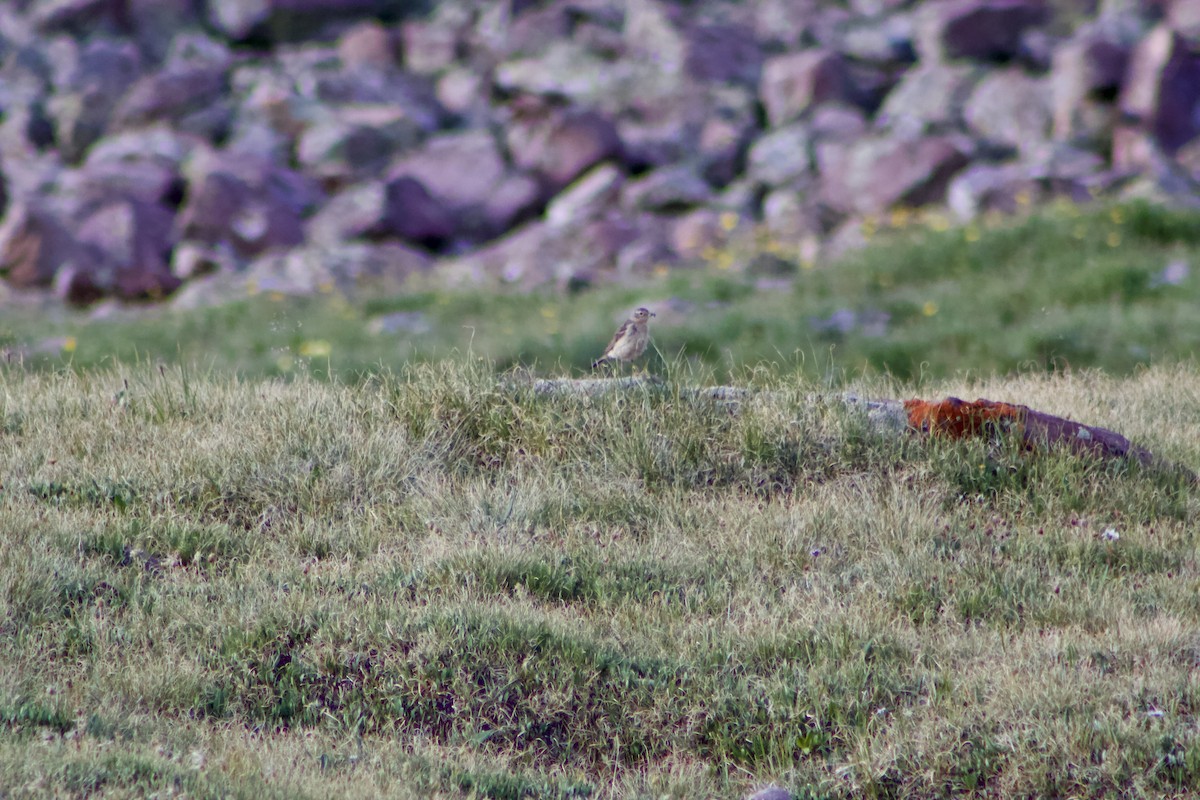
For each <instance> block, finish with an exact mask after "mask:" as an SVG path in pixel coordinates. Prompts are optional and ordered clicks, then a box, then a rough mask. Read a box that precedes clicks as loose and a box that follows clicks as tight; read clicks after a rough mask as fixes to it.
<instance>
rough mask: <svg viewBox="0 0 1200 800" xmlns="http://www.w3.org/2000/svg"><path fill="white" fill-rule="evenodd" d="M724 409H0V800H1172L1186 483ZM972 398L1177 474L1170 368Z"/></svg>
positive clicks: (70, 393) (1187, 621)
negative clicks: (763, 796) (1122, 798)
mask: <svg viewBox="0 0 1200 800" xmlns="http://www.w3.org/2000/svg"><path fill="white" fill-rule="evenodd" d="M676 377H677V380H678V381H679V382H680V383H683V384H686V383H687V382H688V377H687V376H676ZM757 379H758V381H759V382H760V383H763V384H765V385H768V386H770V387H771V388H773V389H774V390H775V391H774V392H772V393H771V396H770V399H764V400H761V401H752V402H749V403H747V404H745V405H744V406H743V408H742V409H741V411H740V413H738V414H730V412H729V411H728V410H726V409H723V408H720V407H717V406H714V405H711V404H707V403H705V402H702V401H695V400H688V399H686V398H685V397H682V396H680V395H679V394H678V393H677V392H673V391H671V390H655V389H645V390H635V391H634V392H632V393H630V394H625V395H622V396H610V397H604V398H598V399H595V400H583V399H579V398H569V397H560V398H536V397H533V396H531V395H530V394H529V393H528V392H527V391H525V390H521V389H519V388H506V386H505V385H504V384H502V383H500V382H498V381H497V379H496V378H495V377H494V376H493V375H492V374H491V373H490V371H488V370H487V369H485V368H483V367H482V366H480V365H478V364H463V363H459V364H453V365H451V364H443V365H436V366H427V367H421V368H414V369H413V370H411V371H406V372H405V373H403V374H401V375H398V376H380V377H377V378H375V379H371V380H369V381H366V382H364V383H361V384H359V385H356V386H353V387H346V386H340V385H330V384H323V383H318V382H315V381H313V380H311V379H302V380H298V381H294V382H289V383H285V382H278V381H245V382H243V381H239V380H236V379H232V378H217V377H205V378H194V377H188V376H187V375H186V374H183V373H181V372H180V371H179V370H177V369H174V368H171V369H164V370H162V371H161V372H160V371H158V370H154V369H150V368H139V369H133V370H129V371H122V370H108V371H98V372H95V373H90V374H78V373H64V374H36V373H8V374H6V375H4V377H3V379H2V383H0V391H2V396H3V398H4V407H3V412H4V413H3V426H4V427H3V430H4V433H3V445H4V446H3V449H0V474H3V476H4V486H3V496H2V498H0V502H2V503H3V514H0V542H2V545H3V547H2V550H0V574H3V576H4V592H3V596H2V598H3V599H2V602H3V604H4V613H3V617H2V619H3V623H2V624H3V627H4V638H5V640H6V641H7V642H8V643H9V646H7V647H5V648H3V649H2V650H0V720H3V721H4V724H5V725H6V726H7V729H8V733H7V735H5V736H4V737H3V738H2V740H0V783H2V784H3V785H4V786H6V787H8V788H9V789H10V790H12V791H13V792H14V796H19V795H21V794H22V793H25V792H27V793H29V794H31V795H41V794H48V793H59V794H63V795H78V794H86V793H90V792H95V791H102V792H105V793H107V794H110V795H112V796H139V795H142V794H145V793H149V792H161V791H182V792H185V793H187V794H188V795H189V796H194V797H203V796H218V795H221V796H227V795H233V796H246V797H257V796H262V795H264V794H265V795H271V796H287V797H296V796H310V797H328V796H342V795H345V796H362V797H368V796H375V795H376V794H377V793H379V792H386V793H388V794H392V795H396V796H411V797H426V796H435V795H442V796H459V795H462V794H466V795H471V796H480V797H501V798H505V797H579V796H597V797H602V796H608V795H610V794H612V795H621V796H662V795H668V796H675V797H698V796H736V795H737V794H739V793H741V792H743V791H746V790H748V789H750V788H752V787H753V786H754V785H756V784H758V783H760V782H764V781H768V780H773V781H778V782H780V783H782V784H785V785H788V786H790V787H791V788H792V789H794V790H795V791H796V792H797V793H798V794H800V795H801V796H813V797H818V796H821V797H823V796H832V797H841V796H847V797H849V796H864V795H866V796H905V797H914V796H942V795H943V794H945V793H958V792H976V793H980V794H982V793H985V792H992V793H1000V792H1002V793H1005V794H1022V795H1026V794H1027V795H1041V796H1104V795H1106V794H1113V795H1114V796H1115V794H1116V793H1127V794H1132V795H1135V796H1136V795H1140V796H1147V797H1151V796H1155V797H1156V796H1163V795H1171V794H1172V793H1183V792H1184V791H1186V790H1188V787H1192V786H1195V785H1196V783H1197V781H1200V739H1198V738H1197V718H1196V714H1197V708H1200V678H1197V672H1196V668H1195V667H1196V662H1197V660H1198V659H1200V640H1198V639H1197V637H1196V630H1197V627H1198V625H1200V602H1198V601H1197V597H1198V596H1200V595H1198V593H1197V590H1198V589H1200V570H1198V568H1197V561H1196V530H1195V520H1196V515H1197V512H1198V511H1200V494H1198V492H1197V490H1196V488H1195V487H1194V486H1192V485H1189V484H1186V483H1182V482H1180V481H1179V480H1178V479H1176V478H1173V477H1171V476H1168V475H1160V474H1152V473H1149V472H1145V471H1139V470H1136V469H1133V468H1131V467H1128V466H1124V465H1117V464H1103V463H1097V462H1088V461H1080V460H1078V459H1075V458H1073V457H1071V456H1068V455H1065V454H1060V453H1050V454H1043V455H1033V456H1028V455H1024V454H1021V453H1017V452H1013V451H1010V450H1009V449H1007V448H1005V447H1003V446H1001V447H992V448H990V449H989V448H988V447H986V446H984V445H981V444H974V443H971V444H961V443H960V444H945V443H941V444H939V443H929V442H922V441H920V440H915V439H914V440H910V439H907V438H902V439H895V438H885V437H882V436H881V435H880V434H877V433H873V432H872V430H871V429H870V428H869V427H868V426H866V425H865V424H863V421H862V420H861V419H860V418H857V417H856V416H855V415H854V414H851V413H848V412H847V411H846V410H845V409H844V407H843V406H842V405H841V404H840V403H823V402H820V401H819V400H816V399H814V397H813V396H812V394H811V393H812V386H811V385H809V384H807V383H806V382H804V381H803V380H798V379H789V378H787V377H779V376H771V375H762V374H760V375H758V376H757ZM862 388H864V389H865V390H866V391H867V392H871V391H872V390H873V389H874V390H875V391H878V388H879V387H870V386H867V387H862ZM939 388H940V389H941V388H944V389H946V390H949V391H969V390H967V389H966V388H965V387H956V386H954V385H952V384H948V385H945V386H943V387H939ZM976 389H977V390H978V391H979V392H980V393H982V394H985V395H988V396H1010V397H1013V396H1015V397H1019V398H1021V399H1022V400H1024V401H1027V402H1029V403H1031V404H1033V405H1035V406H1037V407H1039V408H1043V409H1046V410H1049V411H1055V412H1061V413H1073V414H1075V415H1077V416H1078V417H1081V418H1084V419H1087V420H1088V421H1090V422H1095V423H1098V424H1106V425H1109V426H1113V427H1118V428H1120V429H1122V430H1123V431H1124V432H1126V433H1127V434H1129V435H1131V436H1132V437H1134V438H1136V439H1138V440H1139V441H1142V442H1144V443H1146V444H1148V445H1150V446H1151V447H1152V448H1154V449H1155V450H1156V451H1158V452H1160V453H1161V454H1162V455H1164V456H1168V457H1170V458H1172V459H1175V460H1178V461H1182V462H1185V463H1188V464H1192V465H1196V464H1200V444H1198V442H1200V373H1197V371H1196V370H1194V369H1171V370H1167V369H1151V370H1149V371H1146V372H1143V373H1141V374H1140V375H1139V376H1137V377H1136V378H1132V379H1126V380H1114V379H1107V378H1103V377H1100V376H1098V375H1086V376H1075V377H1061V376H1060V377H1026V378H1022V379H1017V380H1008V381H998V382H996V383H990V384H984V385H976V386H974V387H971V390H976ZM1109 531H1112V532H1116V533H1117V534H1119V538H1116V537H1114V535H1113V533H1110V532H1109Z"/></svg>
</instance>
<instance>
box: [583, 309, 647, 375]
mask: <svg viewBox="0 0 1200 800" xmlns="http://www.w3.org/2000/svg"><path fill="white" fill-rule="evenodd" d="M653 316H654V312H653V311H651V310H650V309H648V308H639V309H637V310H636V311H634V312H633V316H632V317H630V318H629V319H627V320H625V322H623V323H622V324H621V327H619V328H617V332H616V333H614V334H613V338H612V341H611V342H609V343H608V347H606V348H604V355H602V356H600V357H599V358H597V359H596V360H595V361H593V362H592V369H596V367H598V366H600V365H601V364H603V363H604V362H606V361H633V360H634V359H637V358H638V357H640V356H641V355H642V353H644V352H646V345H647V344H649V343H650V318H651V317H653Z"/></svg>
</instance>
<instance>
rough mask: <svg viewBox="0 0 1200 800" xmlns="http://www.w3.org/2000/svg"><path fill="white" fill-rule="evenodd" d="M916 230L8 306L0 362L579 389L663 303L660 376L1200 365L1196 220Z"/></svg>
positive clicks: (1101, 211) (1072, 220)
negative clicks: (467, 358) (840, 240)
mask: <svg viewBox="0 0 1200 800" xmlns="http://www.w3.org/2000/svg"><path fill="white" fill-rule="evenodd" d="M920 220H921V218H920V217H918V216H916V215H897V216H896V217H895V219H894V220H893V222H894V223H895V224H892V225H890V226H889V227H887V228H886V230H879V231H876V230H875V227H874V226H870V227H867V228H866V229H865V231H866V232H871V233H872V236H871V241H872V244H871V245H870V246H869V247H867V248H866V249H864V250H862V251H859V252H855V253H852V254H850V255H849V256H847V257H846V258H845V259H843V260H842V261H840V262H838V263H835V264H830V265H826V266H821V267H817V268H809V269H806V268H804V265H803V264H802V263H800V259H799V257H798V256H797V255H796V254H795V253H793V252H792V251H791V250H789V249H788V248H786V247H784V246H782V245H780V244H779V243H776V242H771V241H766V240H762V241H737V242H734V243H733V244H732V245H731V246H730V248H729V249H726V250H723V251H719V252H717V253H715V254H714V255H713V257H712V263H711V264H710V265H709V268H708V269H700V270H694V271H687V270H682V271H680V270H677V271H675V272H672V273H669V274H667V275H664V276H661V277H654V278H649V279H647V281H646V282H645V283H643V284H640V285H636V286H630V287H601V288H597V289H594V290H591V291H587V292H583V293H581V294H576V295H569V296H564V295H559V294H542V295H515V294H509V293H504V292H495V291H493V290H491V289H487V290H483V289H480V290H457V291H443V290H433V289H424V290H422V289H418V288H414V289H413V291H412V292H410V293H408V294H406V295H404V296H400V297H382V298H377V297H367V298H362V299H358V300H352V301H347V300H346V299H343V298H340V297H333V296H325V295H319V296H317V297H313V298H303V299H295V298H287V297H284V296H282V295H256V296H253V297H247V298H244V299H241V300H238V301H235V302H231V303H229V304H226V305H223V306H219V307H214V308H207V309H196V310H189V311H183V310H174V309H169V308H158V309H153V308H150V309H146V310H144V311H141V312H132V313H125V312H123V313H118V314H116V315H115V318H113V319H92V318H90V317H89V316H88V315H86V314H82V313H78V312H76V313H70V312H63V311H59V310H46V309H39V310H38V311H36V312H34V311H21V310H20V309H14V310H12V311H11V312H10V311H6V312H5V315H4V319H3V320H2V321H0V349H7V350H8V351H10V353H11V354H13V355H12V356H11V357H12V358H14V359H16V360H24V361H25V363H27V364H29V365H30V366H33V367H37V368H47V369H57V368H61V367H62V366H64V365H67V364H70V365H73V366H75V367H79V368H91V367H94V366H103V365H106V364H112V363H118V362H119V363H135V362H138V361H142V362H147V363H160V362H164V363H180V364H184V365H186V366H190V367H197V368H199V369H200V370H201V371H204V370H208V369H217V370H219V371H222V372H228V371H236V372H238V373H239V374H242V375H245V376H248V377H253V376H268V377H275V376H295V375H312V376H315V377H318V378H327V377H329V375H330V373H331V372H332V374H333V375H335V376H337V377H338V378H340V379H341V380H343V381H351V382H352V381H356V380H359V379H361V378H362V377H363V376H365V375H370V374H373V373H375V372H377V371H379V370H380V369H381V368H382V369H393V370H395V369H398V368H399V367H400V366H401V365H402V364H405V363H409V362H411V361H414V360H417V361H420V360H437V359H441V358H447V357H461V356H462V355H464V354H470V355H472V356H476V357H482V358H486V359H489V360H490V361H491V362H492V363H494V364H495V366H496V367H497V369H498V370H501V371H503V370H506V369H509V368H511V367H513V366H516V365H524V366H533V367H534V368H535V369H536V370H538V371H540V372H543V373H576V374H578V373H580V372H582V371H585V370H586V369H587V365H588V364H590V363H591V361H592V359H594V358H595V357H596V356H597V355H598V354H599V350H600V349H601V348H602V347H603V345H604V343H605V342H607V341H608V337H609V336H610V335H611V332H612V330H613V329H614V327H615V326H616V324H617V323H618V322H619V321H620V320H621V319H623V318H624V315H625V314H627V313H628V311H629V310H630V309H631V308H633V307H634V306H637V305H641V304H645V303H656V302H659V303H661V302H663V301H667V300H672V301H673V303H672V307H673V308H674V310H670V309H667V308H660V311H662V313H660V315H659V318H658V319H657V320H656V321H655V325H654V346H655V349H656V352H652V353H651V355H650V356H649V359H648V362H649V363H648V366H649V368H650V369H651V370H652V371H658V372H663V371H665V369H666V364H667V363H670V362H674V361H676V360H677V359H680V358H682V359H684V360H686V361H689V362H691V363H694V364H697V365H705V366H707V367H708V368H710V369H712V370H714V372H715V375H716V376H717V377H718V378H719V379H728V378H731V377H739V376H740V373H741V371H742V369H743V367H744V366H745V365H754V364H759V363H763V362H769V363H773V364H775V365H777V366H778V367H780V368H783V369H787V370H793V371H794V370H800V371H802V372H803V373H804V374H806V375H808V376H809V377H811V378H813V379H815V380H818V381H821V382H824V383H829V384H833V385H837V384H840V383H843V382H845V381H846V380H848V379H850V378H852V377H853V376H856V375H862V374H868V375H874V374H887V375H891V376H894V377H895V378H897V379H900V380H902V381H918V382H919V381H922V380H926V379H937V378H945V377H949V376H953V375H956V374H958V373H960V372H961V371H964V370H967V371H970V372H971V373H973V374H976V375H981V376H987V375H991V374H997V373H999V374H1005V373H1012V372H1019V371H1028V370H1031V369H1032V370H1054V369H1063V368H1067V367H1069V368H1072V369H1085V368H1102V369H1104V370H1106V371H1107V372H1109V373H1112V374H1121V375H1123V374H1131V373H1133V372H1134V371H1136V370H1137V369H1138V368H1139V367H1141V366H1144V365H1148V364H1157V363H1165V362H1176V361H1180V360H1188V359H1191V358H1194V357H1195V355H1196V353H1197V350H1198V348H1200V315H1197V314H1196V313H1195V309H1196V308H1197V307H1198V306H1200V276H1198V275H1197V274H1196V272H1197V271H1198V270H1200V216H1198V215H1197V214H1195V213H1194V212H1186V211H1175V210H1169V209H1164V208H1161V207H1158V206H1152V205H1148V204H1142V203H1138V204H1129V205H1117V206H1100V205H1097V206H1094V207H1088V208H1083V209H1080V208H1077V207H1074V206H1066V205H1064V206H1056V207H1053V208H1048V209H1044V210H1041V211H1039V212H1037V213H1033V214H1030V215H1028V216H1024V217H1021V218H1017V219H1012V220H989V221H986V222H981V223H976V224H972V225H969V226H967V227H961V228H955V227H947V226H946V225H945V224H944V223H943V222H942V221H941V220H939V219H938V218H936V217H927V218H925V221H924V222H921V221H920ZM764 259H770V260H772V261H773V263H775V264H776V265H777V266H779V265H782V268H783V269H784V271H785V272H786V271H787V270H788V269H791V270H793V272H794V275H793V277H792V278H791V279H790V281H789V282H788V283H787V284H785V285H783V286H780V285H776V284H769V285H765V284H763V283H762V282H761V281H759V279H758V278H756V276H755V273H756V271H757V270H756V268H755V265H756V264H758V263H761V262H763V261H764ZM1172 262H1180V263H1183V264H1187V265H1190V266H1191V274H1189V275H1187V276H1185V277H1184V278H1183V279H1182V280H1181V281H1180V282H1178V283H1171V282H1164V281H1163V280H1161V277H1162V276H1163V274H1164V269H1165V268H1166V267H1167V265H1168V264H1170V263H1172ZM721 267H726V268H727V269H724V270H723V269H721ZM414 285H415V284H414ZM395 314H409V315H415V316H413V317H410V318H409V319H408V322H409V323H411V325H410V327H409V328H408V329H406V328H405V326H404V324H402V323H401V324H399V327H398V328H396V327H394V326H393V327H392V328H391V332H388V330H389V324H390V323H393V322H395V320H396V318H395V317H394V316H390V315H395ZM838 319H844V320H855V321H856V322H853V323H852V324H850V325H847V326H839V325H837V324H835V323H836V321H837V320H838ZM871 321H875V323H876V324H874V325H872V324H871Z"/></svg>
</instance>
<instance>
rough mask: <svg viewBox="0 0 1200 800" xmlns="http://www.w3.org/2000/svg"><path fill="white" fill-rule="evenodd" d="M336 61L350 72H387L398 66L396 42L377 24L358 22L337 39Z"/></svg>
mask: <svg viewBox="0 0 1200 800" xmlns="http://www.w3.org/2000/svg"><path fill="white" fill-rule="evenodd" d="M337 53H338V59H339V60H340V61H341V62H342V65H343V66H345V67H346V68H348V69H350V70H355V69H360V68H366V69H375V70H382V71H385V72H386V71H389V70H392V69H395V68H396V67H397V66H398V63H397V60H396V42H395V40H394V38H393V36H392V34H391V33H390V32H389V31H388V30H387V29H386V28H384V27H383V26H382V25H380V24H379V23H378V22H360V23H358V24H356V25H354V26H353V27H352V28H350V29H349V30H347V31H346V32H345V33H343V34H342V35H341V37H339V38H338V43H337Z"/></svg>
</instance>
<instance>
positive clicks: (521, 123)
mask: <svg viewBox="0 0 1200 800" xmlns="http://www.w3.org/2000/svg"><path fill="white" fill-rule="evenodd" d="M507 145H508V149H509V152H510V153H511V154H512V160H513V163H514V164H516V165H517V166H518V167H520V168H521V169H524V170H527V171H529V172H531V173H533V174H535V175H537V176H538V177H539V178H540V179H541V181H542V183H543V185H544V186H545V188H546V191H547V192H548V193H551V194H553V193H556V192H558V191H560V190H561V189H562V188H564V187H565V186H567V185H568V184H570V183H571V181H573V180H575V179H576V178H577V177H579V176H580V175H582V174H583V172H584V171H585V170H587V169H588V168H589V167H591V166H593V165H595V164H598V163H600V162H601V161H605V160H607V159H614V158H620V157H621V154H622V146H621V140H620V139H619V138H618V136H617V130H616V127H615V126H614V125H613V124H612V122H611V121H610V120H609V119H608V118H607V117H605V116H604V115H602V114H600V113H598V112H595V111H564V110H560V109H556V108H539V109H537V110H534V111H533V112H532V113H531V114H529V115H524V116H520V117H518V118H517V119H516V120H514V122H513V123H512V124H510V126H509V128H508V130H507Z"/></svg>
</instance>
